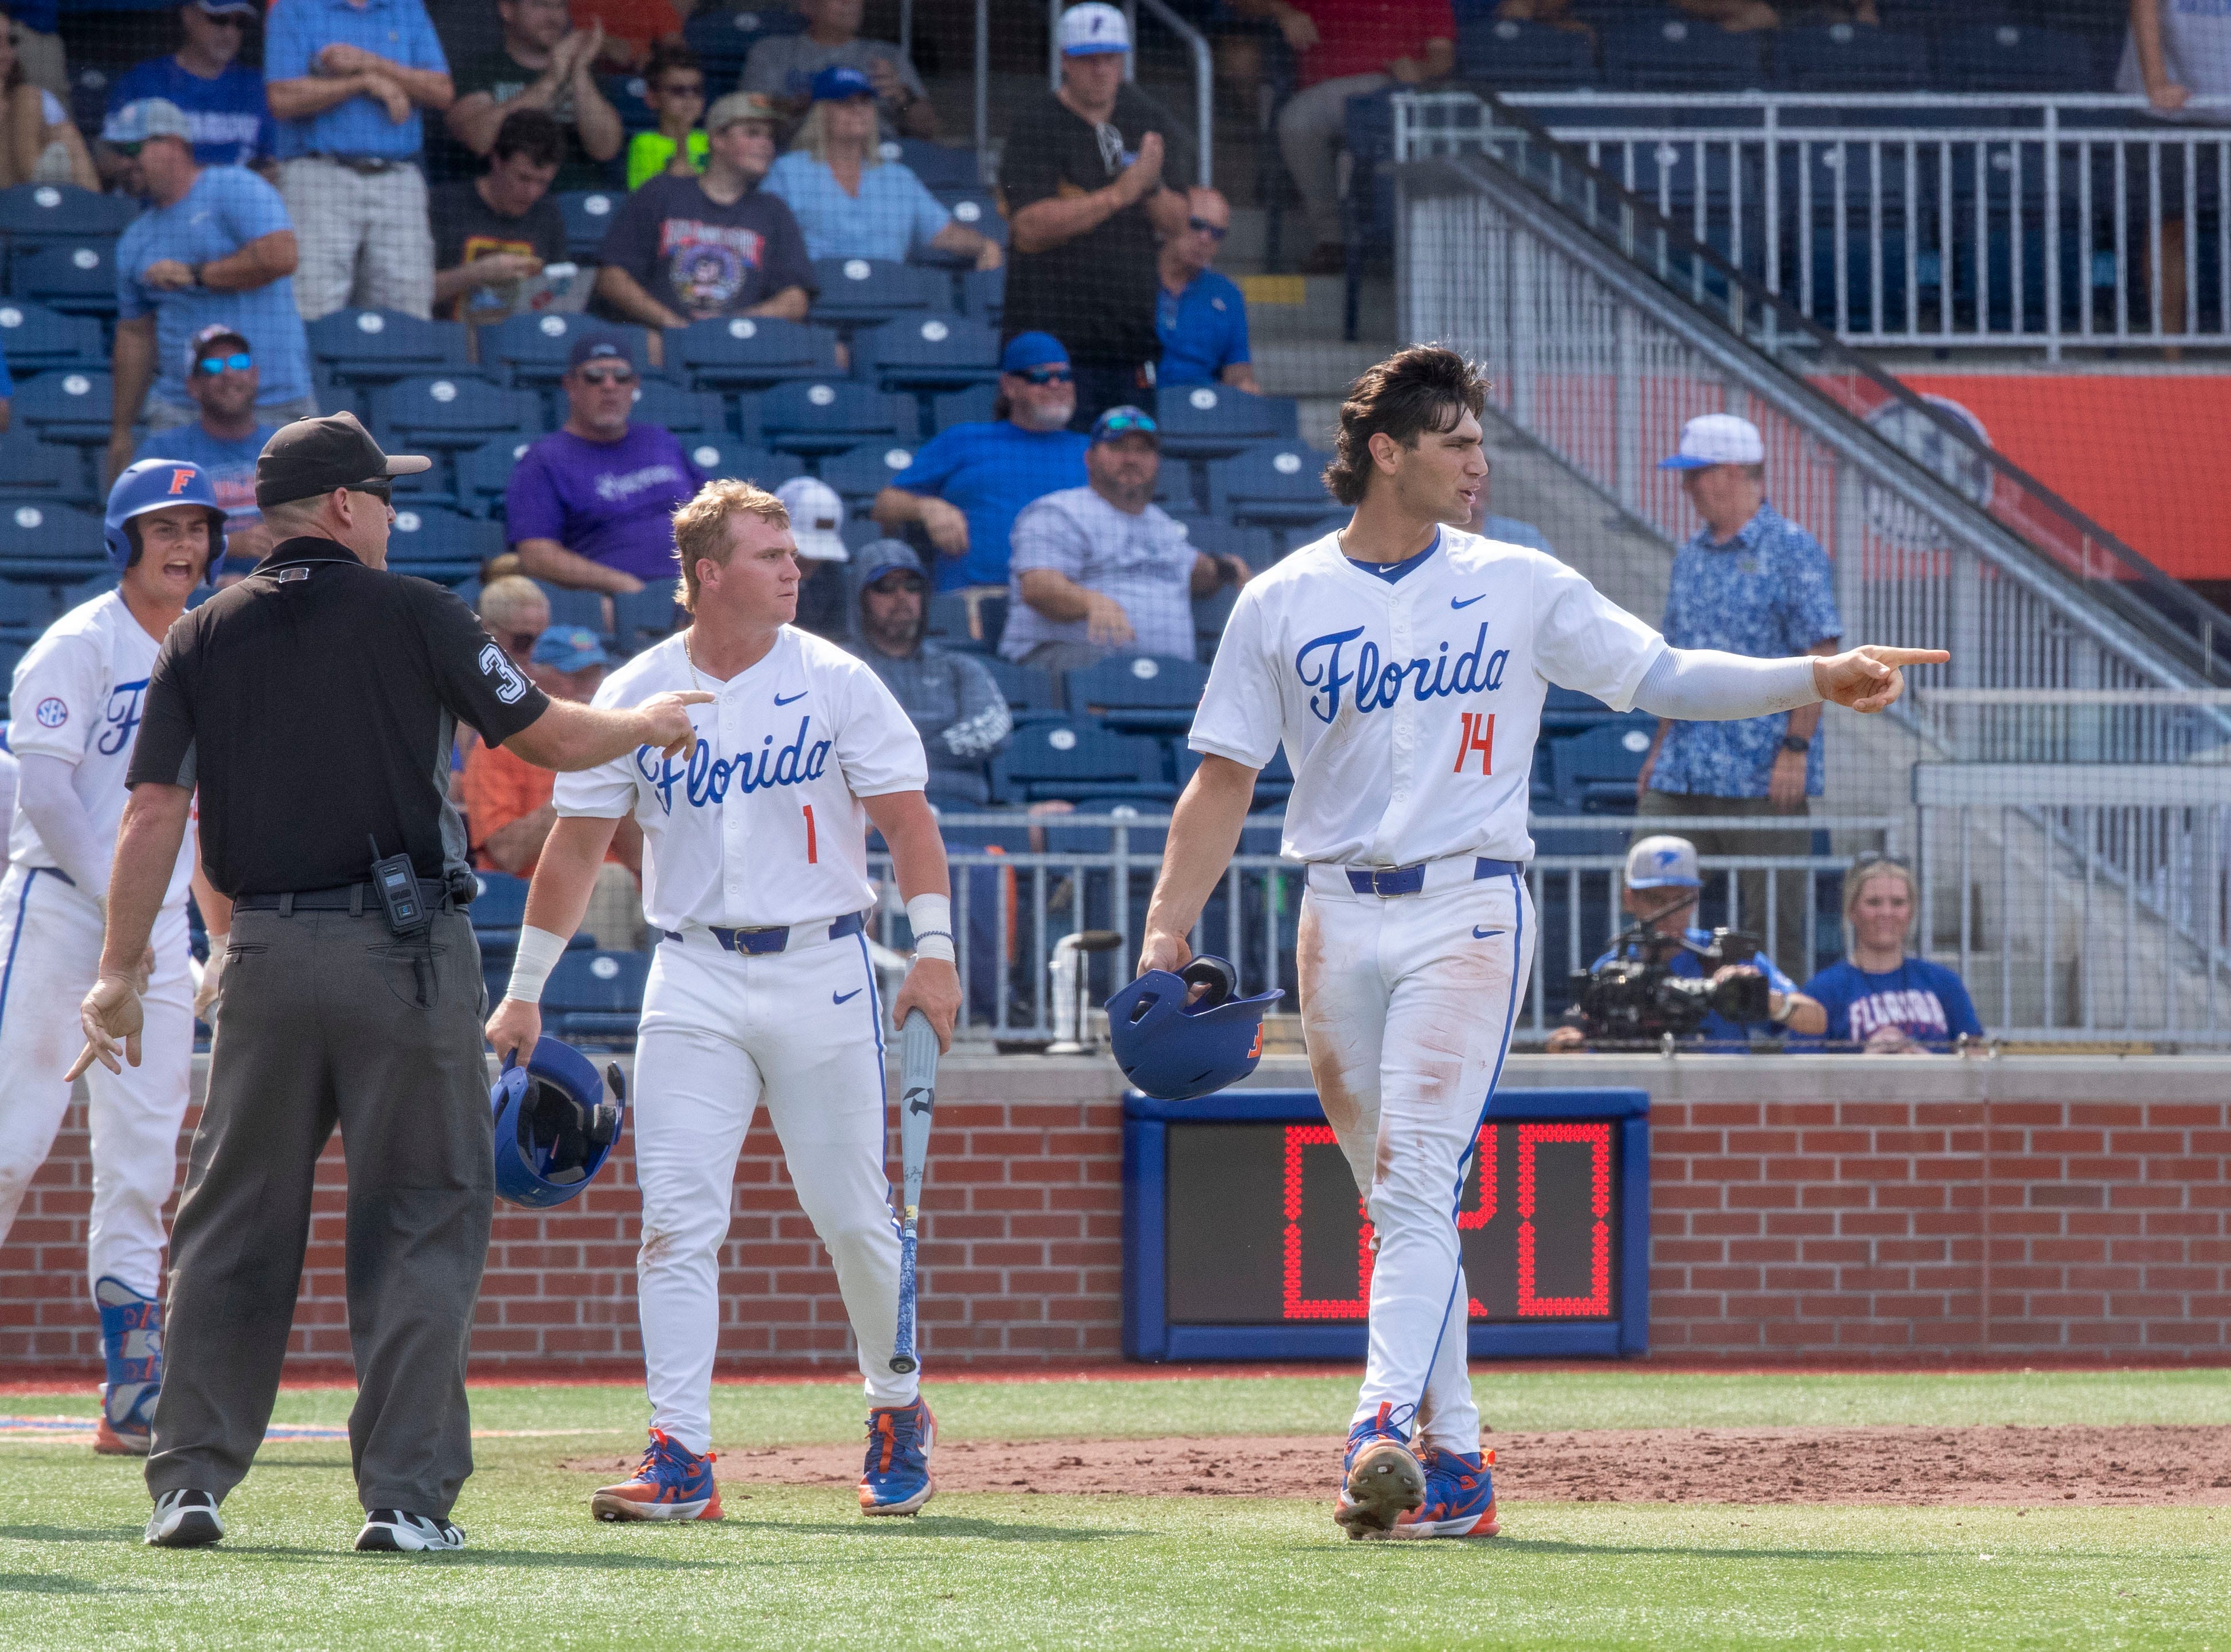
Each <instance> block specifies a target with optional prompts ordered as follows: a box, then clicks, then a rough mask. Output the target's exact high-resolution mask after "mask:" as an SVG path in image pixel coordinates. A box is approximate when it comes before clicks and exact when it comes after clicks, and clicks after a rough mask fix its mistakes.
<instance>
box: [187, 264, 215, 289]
mask: <svg viewBox="0 0 2231 1652" xmlns="http://www.w3.org/2000/svg"><path fill="white" fill-rule="evenodd" d="M207 268H209V266H208V265H207V264H188V265H187V266H186V274H187V276H188V278H189V279H190V280H191V281H192V282H193V284H194V285H195V286H196V287H199V286H200V285H201V284H202V272H203V271H204V270H205V269H207Z"/></svg>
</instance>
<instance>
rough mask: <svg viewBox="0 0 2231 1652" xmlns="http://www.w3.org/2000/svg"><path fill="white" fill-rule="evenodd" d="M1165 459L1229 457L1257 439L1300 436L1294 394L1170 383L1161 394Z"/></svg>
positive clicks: (1158, 412) (1157, 412)
mask: <svg viewBox="0 0 2231 1652" xmlns="http://www.w3.org/2000/svg"><path fill="white" fill-rule="evenodd" d="M1154 423H1156V424H1157V425H1159V426H1160V427H1161V433H1162V454H1163V456H1164V457H1165V459H1168V458H1178V459H1228V458H1230V457H1231V456H1232V455H1233V454H1235V453H1238V451H1239V450H1240V449H1241V448H1246V447H1251V446H1252V445H1253V444H1254V443H1256V442H1291V441H1293V440H1294V439H1295V429H1296V410H1295V406H1294V401H1293V398H1292V397H1289V396H1250V395H1249V394H1248V393H1247V392H1246V391H1245V390H1233V389H1232V387H1231V386H1230V385H1228V384H1165V385H1164V386H1163V387H1162V390H1161V396H1160V397H1158V398H1157V399H1156V403H1155V409H1154Z"/></svg>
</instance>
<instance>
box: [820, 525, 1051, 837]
mask: <svg viewBox="0 0 2231 1652" xmlns="http://www.w3.org/2000/svg"><path fill="white" fill-rule="evenodd" d="M859 591H860V597H859V613H858V642H857V644H856V645H854V646H853V649H852V651H853V652H854V653H855V654H857V655H859V656H860V658H861V659H863V660H864V661H867V663H868V668H869V669H870V670H871V671H873V672H874V673H875V674H876V675H877V676H878V677H881V678H882V679H883V687H886V688H888V689H889V690H890V691H891V693H892V694H893V695H894V696H895V697H896V699H897V700H898V702H899V704H900V705H902V706H903V707H906V713H907V715H908V716H909V717H911V718H912V719H914V726H915V732H917V733H919V734H920V735H921V744H922V749H923V750H924V751H925V752H928V754H929V786H928V791H929V800H930V802H931V803H934V804H935V805H936V806H937V807H939V808H940V809H981V808H983V807H984V806H985V804H986V803H989V802H990V801H991V797H992V793H991V787H990V782H989V779H988V776H987V771H986V767H985V765H986V764H987V763H988V762H990V760H991V759H992V758H994V757H996V756H997V755H998V754H999V751H1000V748H1002V747H1003V746H1005V745H1006V743H1007V737H1008V736H1009V735H1010V734H1012V732H1014V727H1015V720H1014V717H1013V716H1012V713H1009V711H1008V710H1007V697H1006V694H1004V693H1002V692H1001V691H1000V688H999V684H998V683H997V682H995V681H993V677H992V674H991V673H990V672H989V671H988V670H986V668H984V666H983V665H982V663H981V662H980V661H976V660H973V659H971V658H969V657H968V656H967V655H965V654H948V653H947V652H946V650H945V649H942V648H941V647H940V646H939V645H938V644H937V643H935V642H930V641H928V639H927V638H925V636H923V631H924V629H925V627H926V626H927V625H928V616H929V577H928V575H927V574H926V573H924V572H923V571H922V566H921V558H920V557H918V556H917V555H915V552H914V549H913V547H912V546H910V545H904V544H902V543H901V542H900V541H899V540H896V539H877V540H876V542H875V543H874V544H872V545H869V546H868V547H867V548H866V549H865V550H863V552H861V553H860V586H859Z"/></svg>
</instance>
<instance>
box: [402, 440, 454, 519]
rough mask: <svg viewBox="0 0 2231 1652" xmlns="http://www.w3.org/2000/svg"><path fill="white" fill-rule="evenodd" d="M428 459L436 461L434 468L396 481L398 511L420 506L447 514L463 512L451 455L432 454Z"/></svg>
mask: <svg viewBox="0 0 2231 1652" xmlns="http://www.w3.org/2000/svg"><path fill="white" fill-rule="evenodd" d="M426 457H427V458H429V459H431V460H432V461H434V463H433V466H432V468H430V469H426V470H421V471H418V472H417V473H416V474H412V475H409V476H398V477H396V478H395V479H394V482H393V484H392V486H393V492H394V497H395V508H396V509H397V510H398V511H399V510H403V509H405V508H410V509H418V508H421V507H430V508H433V509H437V510H444V511H454V510H461V509H462V508H463V504H462V501H461V500H459V498H458V496H457V481H456V471H455V469H454V468H452V467H451V464H450V456H449V455H448V454H446V453H430V454H428V455H426Z"/></svg>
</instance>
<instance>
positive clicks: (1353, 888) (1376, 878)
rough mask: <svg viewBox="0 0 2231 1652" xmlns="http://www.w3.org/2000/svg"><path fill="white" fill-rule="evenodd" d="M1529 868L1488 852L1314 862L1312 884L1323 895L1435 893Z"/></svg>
mask: <svg viewBox="0 0 2231 1652" xmlns="http://www.w3.org/2000/svg"><path fill="white" fill-rule="evenodd" d="M1525 871H1526V863H1525V862H1524V861H1495V860H1490V859H1488V858H1487V857H1486V856H1485V855H1481V856H1479V857H1478V858H1477V859H1473V858H1471V857H1469V856H1465V855H1450V856H1448V857H1447V858H1446V859H1445V860H1439V861H1415V862H1413V864H1411V865H1409V866H1333V865H1330V864H1329V863H1327V862H1325V861H1312V862H1310V869H1309V887H1310V888H1311V889H1312V890H1314V891H1316V893H1317V894H1360V895H1378V896H1381V897H1387V896H1393V895H1413V894H1435V893H1438V892H1439V891H1440V890H1443V889H1448V888H1453V887H1456V886H1457V885H1458V884H1464V883H1477V882H1478V881H1479V880H1480V879H1482V878H1500V877H1505V876H1509V875H1510V874H1514V873H1515V874H1519V875H1521V876H1523V875H1524V874H1525Z"/></svg>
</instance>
